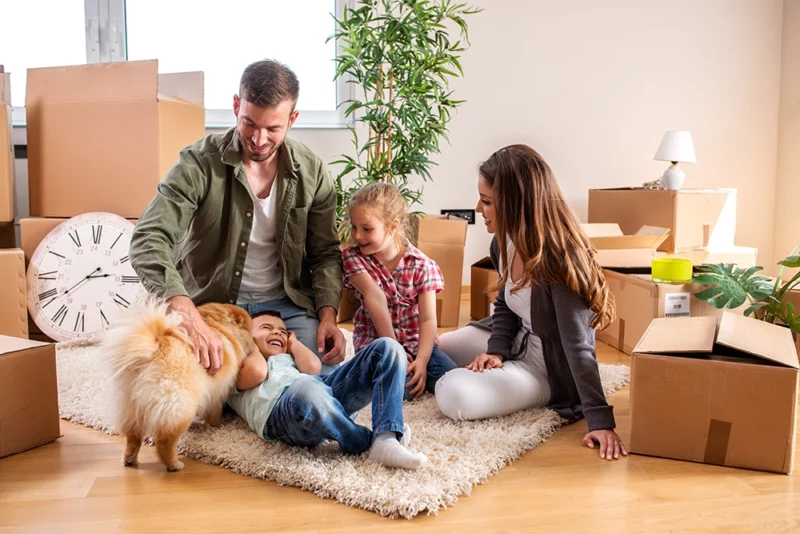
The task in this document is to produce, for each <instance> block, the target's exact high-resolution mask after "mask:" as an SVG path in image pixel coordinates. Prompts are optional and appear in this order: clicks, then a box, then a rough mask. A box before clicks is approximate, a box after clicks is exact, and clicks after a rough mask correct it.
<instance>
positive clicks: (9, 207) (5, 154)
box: [0, 73, 14, 221]
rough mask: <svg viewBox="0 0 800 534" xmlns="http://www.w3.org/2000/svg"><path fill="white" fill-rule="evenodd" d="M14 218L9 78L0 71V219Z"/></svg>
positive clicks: (10, 219)
mask: <svg viewBox="0 0 800 534" xmlns="http://www.w3.org/2000/svg"><path fill="white" fill-rule="evenodd" d="M13 220H14V144H13V143H12V142H11V80H10V75H9V74H8V73H0V221H13Z"/></svg>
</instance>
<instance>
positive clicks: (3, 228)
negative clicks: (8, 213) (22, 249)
mask: <svg viewBox="0 0 800 534" xmlns="http://www.w3.org/2000/svg"><path fill="white" fill-rule="evenodd" d="M8 248H17V230H16V228H14V221H9V222H0V249H8Z"/></svg>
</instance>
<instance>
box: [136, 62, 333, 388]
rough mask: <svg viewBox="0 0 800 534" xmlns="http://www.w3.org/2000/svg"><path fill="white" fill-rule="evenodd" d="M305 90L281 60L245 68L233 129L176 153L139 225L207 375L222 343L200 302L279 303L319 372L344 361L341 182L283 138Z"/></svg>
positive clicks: (254, 308)
mask: <svg viewBox="0 0 800 534" xmlns="http://www.w3.org/2000/svg"><path fill="white" fill-rule="evenodd" d="M298 95H299V83H298V80H297V77H296V76H295V75H294V73H293V72H292V71H291V70H289V69H288V68H287V67H286V66H284V65H282V64H280V63H278V62H276V61H270V60H265V61H259V62H256V63H253V64H252V65H250V66H248V67H247V68H246V69H245V71H244V73H243V75H242V78H241V82H240V84H239V94H238V95H234V97H233V111H234V114H235V115H236V127H235V128H231V129H230V130H228V131H227V132H225V133H224V134H214V135H209V136H207V137H205V138H204V139H202V140H200V141H198V142H197V143H195V144H193V145H191V146H189V147H187V148H185V149H184V150H182V151H181V154H180V158H179V159H178V162H177V163H176V164H175V165H174V166H173V167H172V169H171V170H170V171H169V173H167V176H166V177H165V178H164V179H163V180H162V181H161V183H159V185H158V189H157V194H156V196H155V198H154V199H153V200H152V201H151V202H150V204H149V205H148V206H147V208H146V209H145V211H144V213H143V214H142V216H141V218H140V219H139V222H138V223H137V225H136V229H135V231H134V233H133V239H132V241H131V252H130V257H131V264H132V265H133V268H134V269H135V270H136V273H137V274H138V275H139V278H140V279H141V281H142V283H143V284H144V286H145V288H146V289H147V291H148V292H149V293H151V294H154V295H157V296H160V297H161V298H164V299H166V300H168V302H169V304H170V307H171V309H173V310H176V311H178V312H180V313H181V314H182V315H183V317H184V321H183V324H184V326H185V327H186V329H187V331H188V333H189V336H190V337H191V339H192V341H193V342H194V345H195V351H196V352H197V356H198V358H199V360H200V362H201V363H202V364H203V366H204V367H206V368H207V369H208V371H209V372H210V373H212V374H213V373H215V372H216V371H217V370H218V369H219V367H220V364H221V355H222V351H221V349H222V342H221V340H220V339H219V337H218V336H217V335H215V334H214V333H213V332H212V331H211V330H210V329H209V328H208V326H206V324H205V323H204V322H203V321H202V319H201V318H200V315H199V314H198V312H197V308H196V307H195V306H196V305H199V304H202V303H204V302H228V303H236V304H239V305H241V306H242V307H244V308H245V309H246V310H247V311H248V313H250V314H251V315H252V314H255V313H258V312H260V311H262V310H266V309H271V310H276V311H278V312H280V314H281V316H282V317H284V320H285V322H286V326H287V327H288V328H289V329H291V330H292V331H294V332H295V333H296V335H297V338H298V339H299V340H300V341H301V342H302V343H303V344H305V345H306V346H308V347H317V353H318V356H319V357H320V358H321V360H322V363H323V364H324V365H323V369H322V372H323V374H324V373H326V372H329V371H330V370H332V369H333V367H332V366H334V365H336V364H338V363H339V362H341V361H342V360H343V359H344V354H345V350H344V343H345V342H344V336H343V335H342V333H341V331H340V330H339V329H338V327H337V326H336V308H337V306H338V304H339V298H340V296H341V292H342V260H341V252H340V249H339V239H338V237H337V233H336V228H335V210H336V191H335V189H334V186H333V181H332V180H331V178H330V175H329V174H328V171H327V169H326V168H325V165H324V163H323V162H322V161H321V160H320V158H318V157H317V156H316V155H315V154H314V153H313V152H311V150H310V149H308V148H307V147H306V146H305V145H303V144H301V143H299V142H297V141H294V140H292V139H288V138H287V137H286V133H287V132H288V130H289V128H291V127H292V125H293V124H294V122H295V121H296V120H297V116H298V114H299V112H298V111H296V110H295V105H296V103H297V98H298ZM326 350H327V352H325V351H326Z"/></svg>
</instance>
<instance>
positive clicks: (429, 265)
mask: <svg viewBox="0 0 800 534" xmlns="http://www.w3.org/2000/svg"><path fill="white" fill-rule="evenodd" d="M342 257H343V259H344V285H345V287H346V288H348V289H352V290H354V291H355V293H356V296H357V297H358V300H359V302H360V303H361V306H359V308H358V311H356V313H355V315H354V316H353V325H354V328H353V345H354V346H355V349H356V351H359V350H361V349H362V348H364V347H366V346H367V345H369V344H370V343H371V342H372V341H375V340H376V339H378V330H377V329H376V328H375V325H374V324H373V323H372V319H370V316H369V312H368V311H367V308H366V306H364V296H363V295H362V294H361V293H359V292H358V291H357V290H355V288H354V287H353V285H352V284H351V283H350V277H351V276H355V275H357V274H360V273H369V275H370V277H371V278H372V281H373V282H375V283H376V284H378V287H380V288H381V289H382V290H383V292H384V294H385V295H386V301H387V304H388V308H389V314H390V316H391V318H392V325H393V326H394V334H395V336H396V337H397V341H399V342H400V344H401V345H403V347H405V349H406V350H407V351H408V352H409V353H410V354H411V355H413V356H414V357H416V355H417V349H418V347H419V303H418V300H417V296H418V295H419V294H420V293H424V292H426V291H435V292H437V293H438V292H440V291H441V290H443V289H444V277H443V276H442V271H441V269H439V266H438V265H437V264H436V262H435V261H433V260H432V259H430V258H429V257H428V256H426V255H425V254H424V253H423V252H422V251H420V250H419V249H418V248H416V247H415V246H413V245H412V244H411V243H407V247H406V252H405V254H404V255H403V257H402V258H400V261H399V262H398V263H397V267H395V268H394V272H392V273H389V271H388V270H386V267H384V266H383V263H381V260H379V259H378V258H377V257H375V256H374V255H372V254H370V255H369V256H365V255H364V254H362V253H361V251H360V250H358V246H354V247H347V248H345V249H344V250H343V251H342ZM434 342H435V341H434Z"/></svg>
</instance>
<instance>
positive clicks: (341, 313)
mask: <svg viewBox="0 0 800 534" xmlns="http://www.w3.org/2000/svg"><path fill="white" fill-rule="evenodd" d="M359 306H361V303H360V302H359V301H358V297H356V293H355V291H353V290H352V289H343V290H342V298H341V299H340V300H339V310H338V311H337V313H336V322H337V323H343V322H345V321H349V320H350V319H352V318H353V315H355V313H356V311H358V307H359Z"/></svg>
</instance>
